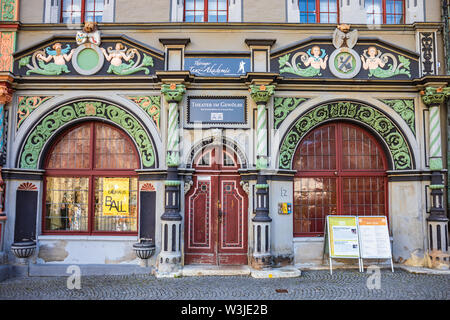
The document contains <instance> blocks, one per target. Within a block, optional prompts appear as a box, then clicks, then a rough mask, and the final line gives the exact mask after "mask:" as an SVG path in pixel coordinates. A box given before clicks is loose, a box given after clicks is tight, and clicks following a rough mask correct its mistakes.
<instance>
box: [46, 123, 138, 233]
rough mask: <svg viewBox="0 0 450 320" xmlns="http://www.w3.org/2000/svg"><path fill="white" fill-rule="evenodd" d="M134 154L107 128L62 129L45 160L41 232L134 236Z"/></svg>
mask: <svg viewBox="0 0 450 320" xmlns="http://www.w3.org/2000/svg"><path fill="white" fill-rule="evenodd" d="M138 167H139V160H138V155H137V151H136V149H135V147H134V144H133V142H132V141H131V139H130V138H129V137H128V136H127V135H126V134H125V133H123V132H122V131H120V130H119V129H117V128H116V127H113V126H111V125H109V124H105V123H100V122H87V123H83V124H81V125H78V126H76V127H74V128H71V129H69V130H68V131H66V132H65V133H64V134H63V135H62V136H61V138H59V139H58V140H57V141H56V142H55V143H54V144H53V146H52V147H51V148H50V150H49V152H48V154H47V158H46V160H45V167H44V168H45V179H44V190H45V192H44V200H43V204H44V207H43V221H42V231H43V233H44V234H60V233H63V234H112V235H113V234H121V235H123V234H132V235H135V234H136V233H137V223H138V221H137V214H138V211H137V210H138V208H137V186H138V179H137V174H136V172H135V170H136V169H137V168H138Z"/></svg>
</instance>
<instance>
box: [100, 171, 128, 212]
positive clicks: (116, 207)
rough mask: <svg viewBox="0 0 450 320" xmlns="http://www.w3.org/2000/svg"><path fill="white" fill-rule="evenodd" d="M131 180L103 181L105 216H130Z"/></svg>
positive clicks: (115, 179)
mask: <svg viewBox="0 0 450 320" xmlns="http://www.w3.org/2000/svg"><path fill="white" fill-rule="evenodd" d="M129 188H130V179H129V178H104V179H103V215H104V216H129V215H130V210H129V202H130V189H129Z"/></svg>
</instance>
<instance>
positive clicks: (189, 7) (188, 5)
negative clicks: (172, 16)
mask: <svg viewBox="0 0 450 320" xmlns="http://www.w3.org/2000/svg"><path fill="white" fill-rule="evenodd" d="M186 10H194V0H186Z"/></svg>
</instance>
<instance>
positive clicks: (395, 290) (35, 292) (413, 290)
mask: <svg viewBox="0 0 450 320" xmlns="http://www.w3.org/2000/svg"><path fill="white" fill-rule="evenodd" d="M369 276H370V275H369V274H367V273H359V272H358V271H357V270H335V271H334V272H333V275H330V273H329V272H328V271H303V272H302V275H301V277H299V278H283V279H255V278H251V277H242V276H241V277H238V276H227V277H222V276H220V277H219V276H214V277H213V276H210V277H182V278H176V279H167V278H164V279H157V278H155V277H154V276H151V275H130V276H86V277H82V278H81V289H80V290H77V289H72V290H70V289H68V288H67V279H68V278H67V277H32V278H12V279H7V280H4V281H3V282H0V299H1V300H9V299H13V300H16V299H17V300H19V299H20V300H21V299H25V300H27V299H33V300H41V299H42V300H46V299H52V300H59V299H62V300H74V299H75V300H76V299H84V300H90V299H98V300H102V299H107V300H124V299H135V300H140V299H149V300H171V299H177V300H191V299H192V300H223V299H226V300H260V299H262V300H301V299H308V300H309V299H322V300H323V299H327V300H330V299H358V300H364V299H373V300H377V299H383V300H386V299H388V300H390V299H395V300H411V299H422V300H428V299H433V300H436V299H437V300H450V294H449V289H450V276H449V275H427V274H411V273H408V272H406V271H403V270H396V271H395V273H391V272H390V271H388V270H384V269H383V270H382V271H381V288H380V289H372V290H370V289H368V288H367V279H368V278H369Z"/></svg>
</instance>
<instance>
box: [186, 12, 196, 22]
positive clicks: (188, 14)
mask: <svg viewBox="0 0 450 320" xmlns="http://www.w3.org/2000/svg"><path fill="white" fill-rule="evenodd" d="M184 20H185V21H186V22H194V12H193V11H186V17H185V19H184Z"/></svg>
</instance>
